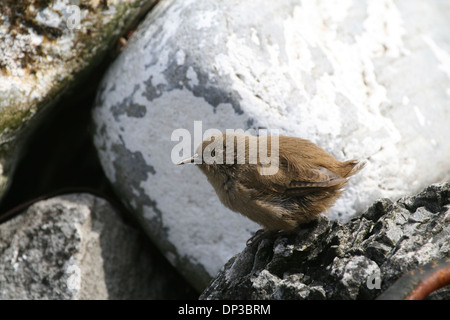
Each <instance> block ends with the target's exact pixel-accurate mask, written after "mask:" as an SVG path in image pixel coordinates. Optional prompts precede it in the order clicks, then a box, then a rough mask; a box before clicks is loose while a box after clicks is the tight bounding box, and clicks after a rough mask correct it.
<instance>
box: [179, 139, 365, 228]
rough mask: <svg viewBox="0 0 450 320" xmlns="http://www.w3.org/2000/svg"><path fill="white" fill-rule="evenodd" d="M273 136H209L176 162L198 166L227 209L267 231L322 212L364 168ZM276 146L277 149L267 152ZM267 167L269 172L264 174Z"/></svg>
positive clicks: (298, 141)
mask: <svg viewBox="0 0 450 320" xmlns="http://www.w3.org/2000/svg"><path fill="white" fill-rule="evenodd" d="M277 138H278V140H274V137H271V136H267V137H265V138H262V137H261V136H260V137H256V136H249V135H244V134H240V133H222V134H220V135H214V136H212V137H211V139H206V140H204V141H203V142H202V143H201V144H200V145H199V146H198V148H197V150H196V154H195V155H194V156H193V157H191V158H188V159H186V160H183V161H181V162H179V163H178V164H186V163H195V164H197V165H198V167H199V168H200V170H201V171H202V172H203V173H204V174H205V175H206V177H207V178H208V181H209V182H210V183H211V185H212V186H213V187H214V189H215V191H216V193H217V195H218V196H219V199H220V201H221V202H222V203H223V204H224V205H225V206H226V207H228V208H230V209H231V210H233V211H236V212H239V213H241V214H243V215H245V216H247V217H248V218H250V219H251V220H253V221H255V222H257V223H259V224H260V225H262V226H263V227H264V228H265V229H266V230H270V231H275V230H283V231H292V230H293V229H295V228H296V227H297V226H298V225H299V224H303V223H308V222H310V221H312V220H314V219H317V218H318V217H319V216H320V213H322V212H325V211H327V210H328V208H329V207H330V206H332V205H333V203H334V202H335V200H336V199H337V198H338V197H339V196H340V195H341V193H342V191H343V190H342V188H343V187H344V186H345V184H346V183H347V181H348V178H349V177H350V176H352V175H354V174H355V173H356V172H358V171H359V170H360V169H362V167H363V166H364V164H361V163H359V162H358V161H355V160H350V161H344V162H341V161H338V160H336V159H335V158H334V157H332V156H331V155H329V154H328V153H327V152H326V151H324V150H323V149H322V148H320V147H318V146H317V145H315V144H314V143H312V142H310V141H308V140H304V139H300V138H295V137H286V136H277ZM262 139H264V141H267V147H266V149H267V156H268V159H272V160H273V161H272V163H268V161H267V159H266V160H264V159H263V157H261V155H260V154H259V150H260V149H261V145H262V146H265V145H266V144H261V143H262V142H263V141H262ZM275 142H277V143H278V146H277V147H278V148H277V149H278V150H277V149H275V148H274V149H272V146H275V147H276V143H275ZM255 146H258V152H256V147H255ZM244 147H245V149H244ZM243 150H245V152H243ZM227 155H228V159H227ZM273 155H276V156H277V157H272V156H273ZM218 160H219V161H218ZM222 160H223V161H222ZM227 160H228V161H227ZM270 166H272V169H273V170H272V172H271V171H270V170H267V171H266V172H264V170H265V169H269V167H270Z"/></svg>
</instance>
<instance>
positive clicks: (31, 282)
mask: <svg viewBox="0 0 450 320" xmlns="http://www.w3.org/2000/svg"><path fill="white" fill-rule="evenodd" d="M148 244H149V243H148V241H146V239H145V238H144V237H143V235H142V234H141V233H140V232H139V231H138V230H136V229H134V228H132V227H130V226H128V225H127V224H125V223H124V222H123V221H122V220H121V218H120V216H119V214H118V213H117V212H116V210H115V209H114V208H113V207H111V205H109V204H108V203H107V202H106V201H105V200H103V199H101V198H97V197H94V196H92V195H88V194H74V195H67V196H60V197H56V198H52V199H48V200H45V201H40V202H37V203H35V204H33V205H32V206H31V207H29V208H28V209H27V210H26V211H25V212H24V213H22V214H20V215H19V216H17V217H15V218H13V219H12V220H9V221H7V222H5V223H3V224H2V225H0V299H169V298H187V297H190V298H192V297H193V294H192V293H193V291H192V290H191V291H189V286H187V285H186V283H185V282H184V280H183V279H182V278H181V277H180V276H178V275H177V274H176V272H175V271H174V270H172V269H171V267H169V266H170V265H169V264H168V262H167V261H165V260H164V259H163V258H162V256H160V254H159V252H157V251H156V250H155V249H152V248H151V247H149V245H148ZM189 292H191V294H189Z"/></svg>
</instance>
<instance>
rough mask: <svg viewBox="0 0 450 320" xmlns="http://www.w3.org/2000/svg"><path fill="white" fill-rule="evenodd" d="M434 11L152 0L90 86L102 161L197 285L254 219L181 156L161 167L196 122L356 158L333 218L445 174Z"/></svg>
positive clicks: (236, 246) (400, 1)
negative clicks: (260, 132)
mask: <svg viewBox="0 0 450 320" xmlns="http://www.w3.org/2000/svg"><path fill="white" fill-rule="evenodd" d="M224 13H226V14H224ZM449 14H450V12H449V7H448V6H445V5H443V3H442V1H437V0H434V1H426V2H423V1H420V0H382V1H380V0H363V1H348V2H346V3H344V4H343V3H342V2H333V3H330V2H329V1H321V0H315V1H300V0H289V1H268V0H257V1H218V0H204V1H193V0H186V1H184V0H183V1H178V0H167V1H162V2H160V3H159V4H158V5H157V6H156V7H155V9H154V10H153V12H152V13H151V14H150V15H148V16H147V19H146V20H145V22H143V24H142V25H141V26H140V28H139V29H138V30H137V31H136V32H135V33H134V37H133V38H132V39H131V41H130V43H129V46H128V47H127V48H126V49H125V50H124V52H123V53H122V55H121V56H120V57H119V58H118V59H117V60H116V62H115V63H114V65H113V66H112V67H111V68H110V70H109V72H108V74H107V76H106V77H105V79H104V82H103V84H102V86H101V88H100V90H99V93H98V99H97V103H96V108H95V110H94V122H95V124H96V132H95V143H96V146H97V148H98V150H99V154H100V158H101V161H102V165H103V167H104V169H105V172H106V175H107V176H108V178H109V180H110V181H111V182H112V183H113V185H114V187H115V189H116V191H117V193H118V194H119V195H120V197H121V198H122V199H123V201H124V202H126V203H127V205H128V207H129V208H130V209H131V210H133V211H134V213H135V214H136V215H137V216H138V217H139V219H141V221H142V224H143V225H144V227H145V228H146V230H147V232H148V234H149V235H150V236H151V237H152V239H153V240H154V242H155V243H157V244H158V246H159V247H160V248H161V251H163V252H165V254H166V256H167V257H168V258H169V259H170V260H171V261H172V263H173V264H174V265H176V266H177V268H179V269H180V271H181V272H182V273H183V274H184V275H185V276H186V278H188V279H191V281H192V283H193V284H195V285H196V287H197V288H199V289H200V288H203V287H204V286H205V285H206V283H207V282H208V280H209V279H210V278H211V277H212V276H214V275H215V274H216V273H217V271H218V270H219V268H220V266H222V265H223V264H224V263H225V261H226V260H227V259H229V258H230V257H231V256H232V255H233V254H235V253H236V252H238V251H239V250H241V249H242V248H243V246H244V245H245V241H246V240H247V239H248V238H249V237H250V236H251V235H252V233H253V232H254V231H255V230H256V229H257V226H256V225H255V224H253V223H251V222H250V221H248V220H246V219H245V218H243V217H241V216H239V215H237V214H235V213H231V212H230V211H229V210H228V209H226V208H225V207H224V206H222V205H221V203H220V202H219V200H218V199H217V197H216V195H215V193H214V191H213V189H212V187H211V186H210V185H209V184H208V182H207V181H206V179H205V177H204V176H203V175H202V174H201V173H200V171H198V170H197V169H196V168H195V167H193V166H192V167H188V166H182V167H181V166H180V167H177V166H175V164H174V162H176V161H177V160H181V158H182V157H183V156H186V157H187V156H190V155H191V154H184V155H178V154H177V152H175V153H176V154H172V151H173V150H174V149H173V148H174V147H175V146H176V145H177V143H180V142H181V141H180V140H181V139H183V142H186V141H185V140H184V139H186V140H187V141H190V142H191V148H195V147H196V145H197V143H198V142H200V141H201V140H202V134H203V133H204V132H203V131H205V130H206V129H210V128H217V129H219V130H221V131H224V130H225V129H243V130H246V129H260V128H261V129H263V128H268V129H279V130H280V133H281V134H285V135H291V136H299V137H302V138H306V139H309V140H312V141H313V142H315V143H317V144H318V145H320V146H321V147H323V148H324V149H326V150H327V151H329V152H330V153H332V154H333V155H334V156H335V157H337V158H338V159H340V160H344V159H351V158H357V159H367V160H368V163H367V166H366V169H365V170H363V171H362V172H360V173H359V174H358V175H357V176H355V177H354V178H352V180H351V181H350V183H349V185H348V188H347V190H346V192H344V194H343V197H342V198H340V199H339V200H338V201H337V202H336V205H335V206H334V207H333V208H332V209H331V211H330V217H331V218H332V219H336V218H340V219H342V220H345V221H347V220H349V219H350V218H351V217H353V216H355V215H356V214H357V213H361V212H364V211H365V210H366V209H367V207H368V206H369V205H370V204H371V203H373V202H374V201H375V200H376V199H379V198H390V199H392V200H395V199H396V198H397V197H399V196H401V195H404V194H411V193H413V192H418V191H419V190H420V189H421V188H423V187H425V186H426V185H428V184H430V183H435V182H441V181H446V180H447V178H448V177H449V173H450V162H449V161H448V159H449V158H450V144H449V143H448V136H450V126H449V125H448V119H449V117H450V114H449V112H450V109H449V108H448V94H449V93H448V90H447V89H446V88H448V87H450V77H449V74H450V73H449V72H448V70H450V64H449V61H450V59H448V55H449V52H450V38H449V37H448V33H447V32H446V30H448V29H449V26H450V20H449V19H448V16H449ZM196 120H201V121H202V128H200V129H199V130H197V132H195V131H194V121H196ZM177 129H185V130H186V131H188V132H189V138H187V137H183V138H180V137H179V136H178V135H177V134H175V135H174V136H173V137H172V134H173V133H174V132H175V130H177ZM172 140H173V141H172ZM185 151H186V150H185ZM187 151H188V153H189V151H190V150H187ZM299 152H301V151H299ZM383 205H384V204H383ZM386 205H389V204H388V203H386ZM376 218H377V217H376V215H375V216H372V217H371V219H376ZM393 232H394V233H393V234H390V235H389V236H387V238H386V239H384V240H383V244H384V242H389V241H396V237H398V236H399V234H398V233H395V231H394V230H393Z"/></svg>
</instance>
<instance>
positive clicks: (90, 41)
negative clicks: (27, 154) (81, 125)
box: [0, 0, 156, 199]
mask: <svg viewBox="0 0 450 320" xmlns="http://www.w3.org/2000/svg"><path fill="white" fill-rule="evenodd" d="M155 2H156V1H155V0H120V1H119V0H108V1H90V0H61V1H38V0H26V1H0V199H1V198H2V194H3V191H4V189H5V188H7V187H8V186H9V180H10V178H11V175H12V174H13V173H14V170H15V165H16V164H17V161H18V160H19V159H20V158H21V156H22V151H23V150H24V149H26V141H27V138H28V137H29V136H30V135H34V134H36V133H35V132H34V131H33V129H35V127H36V126H37V125H38V124H40V123H42V122H44V123H45V119H46V117H47V116H48V113H51V112H52V110H51V108H52V107H53V106H54V105H55V103H56V102H57V101H58V99H59V97H60V96H61V95H62V94H64V93H66V92H67V91H68V90H70V89H72V88H73V86H74V85H75V84H77V83H80V82H82V81H85V80H86V77H87V76H88V75H89V72H90V71H91V70H92V69H93V68H94V67H95V66H96V65H98V64H99V63H101V61H102V60H103V58H104V57H105V55H106V53H107V52H108V50H110V49H111V48H112V47H113V46H115V44H116V41H117V39H118V37H119V36H120V35H121V34H122V33H124V32H125V31H126V30H128V29H129V28H130V26H131V25H132V24H133V23H135V22H136V19H137V17H138V16H139V15H140V14H142V13H144V12H146V11H148V9H149V8H150V7H151V5H153V4H154V3H155Z"/></svg>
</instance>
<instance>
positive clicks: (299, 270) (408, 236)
mask: <svg viewBox="0 0 450 320" xmlns="http://www.w3.org/2000/svg"><path fill="white" fill-rule="evenodd" d="M443 258H450V184H449V183H444V184H435V185H431V186H429V187H427V188H426V189H425V190H423V191H422V192H420V193H419V194H417V195H415V196H410V197H403V198H401V199H400V200H398V201H397V202H395V203H393V202H391V201H390V200H387V199H382V200H379V201H377V202H375V203H374V204H373V205H372V206H371V207H370V208H369V210H368V211H367V212H365V213H364V214H363V215H362V216H360V217H358V218H355V219H353V220H351V221H350V222H349V223H348V224H341V223H339V222H330V221H329V220H326V219H322V220H320V221H318V222H315V223H312V224H310V225H308V226H305V227H303V228H302V229H300V230H299V231H298V232H296V233H295V234H293V235H290V236H285V235H273V236H271V237H267V238H265V239H263V240H262V241H261V242H260V243H258V244H255V245H252V246H249V247H247V248H246V249H245V250H244V251H243V252H241V253H240V254H238V255H236V256H234V257H233V258H232V259H231V260H230V261H229V262H228V263H227V264H226V265H225V266H224V268H223V270H222V271H221V272H220V273H219V275H218V276H217V277H216V278H215V279H214V280H213V281H212V282H211V284H210V285H209V287H208V288H207V289H206V290H205V291H204V292H203V293H202V295H201V297H200V298H201V299H374V298H376V297H378V296H379V295H380V293H382V292H383V291H384V290H386V288H388V287H390V286H391V285H392V284H393V283H394V282H395V281H396V280H397V279H398V278H399V277H400V276H402V275H403V274H404V273H406V272H407V271H410V270H413V269H416V268H417V267H419V266H423V265H425V264H427V263H429V262H431V261H433V260H439V259H443ZM433 297H434V298H436V299H450V291H448V290H443V291H440V292H438V293H436V294H435V295H434V296H433Z"/></svg>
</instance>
